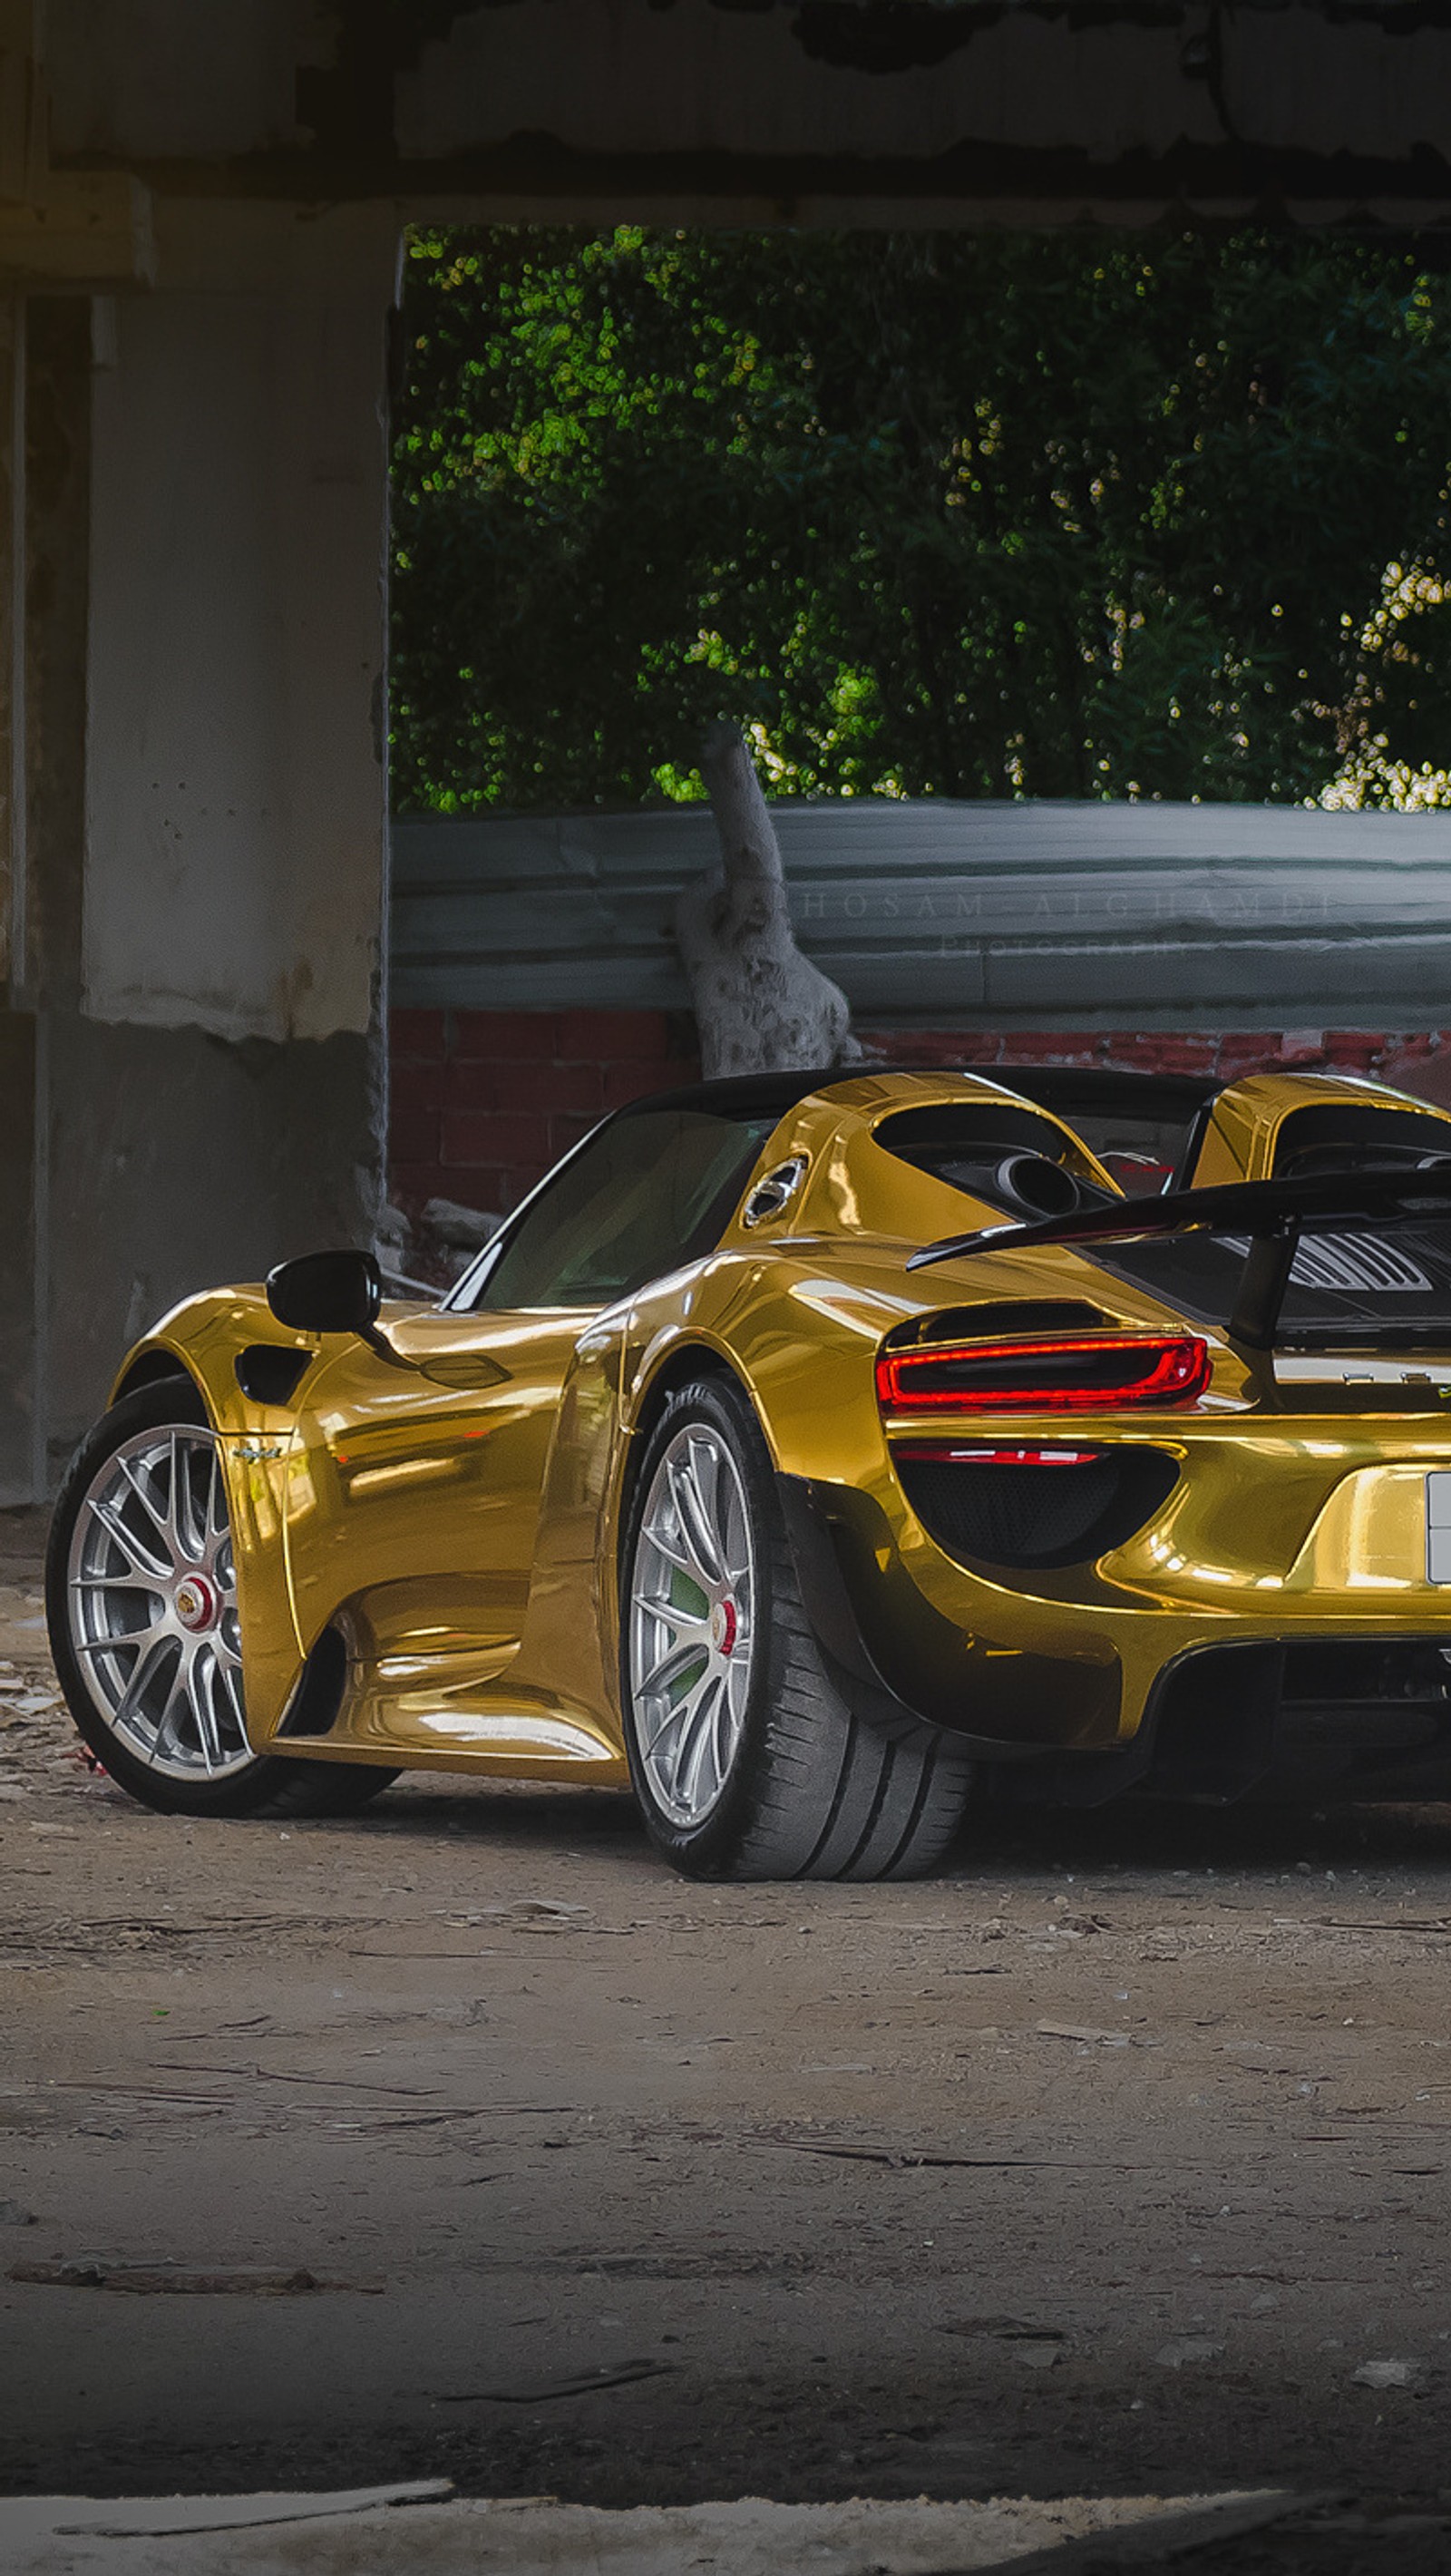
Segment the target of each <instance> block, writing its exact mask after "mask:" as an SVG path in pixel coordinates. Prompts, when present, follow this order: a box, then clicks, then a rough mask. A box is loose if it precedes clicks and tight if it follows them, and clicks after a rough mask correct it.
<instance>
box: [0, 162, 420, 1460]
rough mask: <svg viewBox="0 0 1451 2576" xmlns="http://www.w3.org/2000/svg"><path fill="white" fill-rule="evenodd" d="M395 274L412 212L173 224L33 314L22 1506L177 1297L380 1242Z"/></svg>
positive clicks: (8, 1304)
mask: <svg viewBox="0 0 1451 2576" xmlns="http://www.w3.org/2000/svg"><path fill="white" fill-rule="evenodd" d="M395 270H396V224H395V222H394V220H393V217H392V215H391V212H390V210H389V209H387V208H386V207H371V208H361V209H344V210H342V211H340V212H339V213H337V214H326V213H324V214H320V215H314V214H311V213H308V214H300V213H298V212H297V211H296V210H294V209H292V208H287V207H277V206H266V205H262V206H255V207H253V206H247V205H241V206H238V205H235V204H233V205H227V206H218V207H213V206H209V205H197V204H194V203H187V204H176V203H173V204H171V205H170V206H168V207H166V208H164V209H163V210H162V214H161V220H160V222H159V225H158V268H157V284H156V287H155V290H154V291H153V292H151V293H141V294H136V295H131V296H126V297H119V298H117V299H115V301H114V302H109V301H107V302H100V303H96V304H92V303H91V302H90V301H89V299H84V298H77V299H75V300H73V301H72V302H71V303H69V304H68V305H67V304H62V303H61V302H60V300H59V299H57V300H56V301H55V302H54V303H53V304H52V305H50V306H48V307H41V306H39V305H37V306H36V307H35V308H34V313H35V314H39V315H41V316H42V327H41V328H40V330H39V335H38V336H37V324H36V321H35V319H34V316H33V319H32V333H31V370H30V379H31V380H30V395H29V404H30V448H31V456H32V472H31V491H30V498H29V511H28V527H29V554H30V563H29V585H28V587H29V602H30V604H29V629H30V654H29V664H30V671H31V691H30V695H31V703H30V707H29V711H28V720H27V721H28V736H29V739H30V742H31V746H32V751H31V761H30V781H29V785H30V795H29V808H28V835H27V838H28V850H27V853H26V861H27V863H26V866H25V869H24V872H23V873H24V882H23V886H13V887H12V893H11V900H10V915H11V919H12V921H15V920H16V919H17V918H18V917H19V914H20V912H21V911H22V910H23V911H26V912H28V915H29V921H28V929H27V930H26V932H25V938H26V943H27V948H28V959H29V963H28V969H27V971H26V974H25V976H22V975H19V974H17V973H16V972H15V961H13V960H12V977H11V985H10V998H11V1003H12V1008H11V1010H10V1011H9V1012H8V1013H6V1014H4V1015H3V1017H0V1082H3V1083H4V1086H5V1098H6V1102H7V1123H8V1125H9V1128H10V1140H11V1142H10V1148H9V1150H8V1152H7V1150H6V1148H5V1147H4V1146H3V1145H0V1226H3V1227H4V1230H5V1240H6V1241H7V1243H8V1244H9V1245H11V1246H14V1247H15V1249H16V1252H17V1254H20V1253H21V1247H22V1245H23V1255H22V1257H21V1258H20V1259H17V1260H16V1261H15V1262H14V1263H13V1269H14V1271H15V1272H16V1273H18V1272H19V1270H20V1269H21V1267H22V1266H23V1268H24V1269H25V1271H26V1273H27V1274H28V1277H27V1287H28V1297H27V1296H22V1295H21V1294H20V1293H19V1290H18V1286H17V1287H15V1288H14V1289H13V1293H7V1291H5V1290H0V1500H5V1499H9V1500H15V1499H22V1498H25V1497H27V1496H29V1495H32V1494H36V1495H38V1493H39V1492H40V1491H41V1490H42V1489H43V1487H44V1484H45V1482H46V1481H47V1480H49V1481H51V1482H53V1481H54V1477H55V1474H56V1473H57V1471H58V1466H59V1463H60V1462H61V1460H62V1459H63V1458H64V1456H65V1454H66V1453H67V1451H68V1450H69V1448H70V1446H71V1445H72V1444H73V1442H74V1440H75V1439H76V1437H77V1436H78V1435H79V1433H80V1432H81V1430H82V1429H83V1428H84V1426H85V1424H86V1423H87V1421H88V1420H89V1419H90V1418H91V1417H92V1415H93V1414H94V1413H95V1412H96V1411H97V1409H98V1408H99V1406H100V1405H101V1404H102V1402H103V1401H104V1397H105V1390H106V1386H107V1382H108V1380H109V1378H110V1375H111V1373H112V1371H113V1369H114V1367H115V1365H116V1362H117V1360H118V1358H119V1356H120V1353H121V1351H122V1349H123V1347H124V1345H125V1343H126V1341H127V1340H128V1339H129V1338H131V1337H132V1336H133V1335H135V1334H136V1333H137V1332H139V1331H140V1330H141V1329H143V1327H144V1326H145V1325H146V1324H147V1323H148V1322H149V1321H150V1320H151V1319H152V1318H153V1317H154V1316H155V1315H157V1314H158V1313H160V1312H161V1311H162V1310H164V1308H165V1307H167V1306H168V1305H170V1304H171V1303H173V1302H174V1301H175V1299H176V1298H178V1297H180V1296H183V1295H185V1294H186V1293H187V1292H188V1291H189V1290H191V1289H194V1288H197V1287H200V1286H203V1285H206V1284H208V1283H210V1282H215V1281H218V1280H225V1279H229V1278H248V1277H252V1278H255V1277H256V1276H258V1275H259V1273H260V1272H261V1271H263V1270H264V1269H265V1268H266V1267H267V1266H268V1265H269V1264H270V1263H271V1262H273V1261H275V1260H278V1259H281V1258H283V1257H284V1256H285V1255H287V1254H289V1253H291V1252H295V1251H299V1250H301V1249H303V1248H305V1247H307V1246H309V1245H318V1244H323V1243H327V1242H345V1241H350V1240H351V1241H358V1240H366V1238H367V1236H368V1234H369V1232H370V1231H371V1225H372V1219H373V1212H374V1207H375V1204H376V1199H377V1194H378V1190H379V1187H380V1170H381V1151H380V1140H381V1129H382V1084H383V1077H382V1049H381V1042H380V1035H379V980H380V972H381V962H382V937H383V919H384V888H385V867H386V832H385V827H386V769H385V756H384V735H383V669H384V635H385V625H384V616H385V535H386V489H387V486H386V450H385V423H384V396H385V347H386V329H387V315H388V310H389V306H390V304H391V301H392V296H393V291H394V283H395ZM47 315H48V316H49V318H48V319H45V318H44V317H45V316H47ZM38 347H39V348H40V350H41V357H40V361H39V363H38V360H37V349H38ZM4 418H5V378H4V370H3V364H0V441H3V424H4ZM42 459H43V460H44V461H43V464H42ZM0 487H3V472H0ZM3 507H4V493H3V488H0V509H3ZM3 618H4V592H3V586H0V628H3ZM3 666H4V650H3V641H0V700H3V695H4V680H3ZM0 732H3V721H0ZM12 874H13V871H12ZM27 1084H28V1086H29V1095H28V1096H29V1098H30V1100H31V1101H32V1103H33V1111H32V1115H31V1121H30V1131H29V1132H30V1147H29V1153H28V1157H27V1156H26V1155H25V1154H23V1153H22V1152H21V1151H20V1150H19V1148H18V1142H17V1140H18V1134H19V1129H20V1127H21V1125H22V1123H23V1117H24V1112H25V1106H26V1097H27ZM12 1104H13V1115H11V1114H10V1111H11V1107H12ZM27 1162H28V1168H25V1167H26V1165H27ZM10 1197H13V1198H14V1199H15V1201H16V1205H15V1207H14V1209H12V1208H11V1207H10V1205H9V1198H10ZM27 1219H28V1224H27V1222H26V1220H27ZM12 1225H13V1226H14V1227H15V1228H16V1231H12Z"/></svg>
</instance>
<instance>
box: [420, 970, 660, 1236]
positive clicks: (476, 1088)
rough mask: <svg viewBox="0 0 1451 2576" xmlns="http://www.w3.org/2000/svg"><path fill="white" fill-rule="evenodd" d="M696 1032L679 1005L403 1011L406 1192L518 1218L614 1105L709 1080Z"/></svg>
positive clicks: (425, 1199)
mask: <svg viewBox="0 0 1451 2576" xmlns="http://www.w3.org/2000/svg"><path fill="white" fill-rule="evenodd" d="M694 1035H695V1033H694V1029H693V1027H692V1024H691V1022H690V1020H689V1018H688V1017H687V1016H686V1015H685V1014H684V1013H676V1012H667V1011H395V1012H394V1013H393V1015H392V1019H391V1021H390V1024H389V1052H390V1059H391V1091H392V1114H391V1122H390V1133H389V1175H390V1186H391V1190H392V1194H393V1196H394V1198H395V1199H396V1200H397V1201H398V1203H399V1205H400V1206H402V1207H404V1208H406V1209H407V1210H408V1211H409V1213H410V1214H416V1212H417V1211H418V1209H419V1208H421V1207H422V1206H423V1205H424V1203H425V1201H427V1200H428V1199H432V1198H441V1199H455V1200H458V1201H459V1202H460V1203H461V1204H462V1205H463V1206H465V1207H475V1208H480V1209H484V1210H486V1211H489V1212H491V1213H496V1214H507V1213H508V1210H509V1209H510V1208H511V1207H515V1206H517V1204H518V1202H519V1200H520V1199H521V1198H522V1197H523V1195H524V1193H525V1191H526V1190H528V1189H531V1188H532V1187H533V1185H534V1183H535V1182H536V1181H537V1180H538V1178H539V1176H540V1174H541V1172H546V1171H548V1169H549V1166H550V1164H551V1163H553V1162H555V1161H557V1160H558V1157H559V1156H560V1155H561V1154H562V1153H564V1151H565V1150H566V1148H567V1147H568V1146H570V1145H572V1144H574V1142H575V1140H576V1138H577V1137H580V1136H582V1135H583V1134H584V1133H585V1131H586V1129H587V1128H590V1127H592V1126H593V1125H594V1123H595V1120H596V1119H597V1118H602V1117H603V1116H604V1113H605V1111H606V1110H607V1109H618V1108H619V1107H620V1105H621V1103H622V1102H623V1101H626V1100H638V1099H639V1098H640V1096H641V1094H642V1093H643V1092H647V1091H665V1090H668V1089H669V1088H670V1086H671V1085H672V1084H673V1083H680V1082H695V1081H698V1080H699V1078H700V1066H699V1063H698V1061H697V1060H696V1058H695V1056H694V1055H693V1054H692V1053H691V1052H690V1049H691V1048H692V1047H693V1045H694Z"/></svg>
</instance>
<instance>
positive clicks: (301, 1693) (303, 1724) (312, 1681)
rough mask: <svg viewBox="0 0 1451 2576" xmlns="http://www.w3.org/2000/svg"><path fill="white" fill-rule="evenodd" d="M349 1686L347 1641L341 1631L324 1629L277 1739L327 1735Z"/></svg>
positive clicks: (293, 1696) (305, 1668)
mask: <svg viewBox="0 0 1451 2576" xmlns="http://www.w3.org/2000/svg"><path fill="white" fill-rule="evenodd" d="M347 1683H348V1649H347V1641H346V1639H345V1638H344V1636H343V1633H342V1630H341V1629H340V1628H324V1630H323V1632H322V1635H321V1636H320V1637H319V1639H318V1641H317V1644H316V1645H315V1646H314V1647H313V1650H312V1653H311V1654H310V1655H309V1656H308V1659H307V1661H306V1663H305V1664H304V1665H303V1668H302V1679H301V1681H300V1682H299V1683H298V1685H297V1688H296V1690H295V1691H294V1692H293V1694H292V1698H291V1700H290V1701H289V1703H288V1708H287V1714H286V1716H285V1717H284V1718H283V1721H282V1724H281V1725H280V1727H279V1728H278V1730H277V1732H278V1734H279V1735H326V1734H327V1733H328V1731H329V1729H330V1728H331V1727H333V1726H335V1725H336V1724H337V1720H338V1714H339V1711H340V1710H341V1708H342V1704H343V1693H344V1692H345V1690H346V1689H347Z"/></svg>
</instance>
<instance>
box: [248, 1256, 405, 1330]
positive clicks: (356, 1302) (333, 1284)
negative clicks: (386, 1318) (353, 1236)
mask: <svg viewBox="0 0 1451 2576" xmlns="http://www.w3.org/2000/svg"><path fill="white" fill-rule="evenodd" d="M382 1302H383V1277H382V1273H381V1271H380V1270H379V1268H378V1265H377V1262H376V1261H375V1260H374V1259H373V1256H372V1254H371V1252H304V1253H303V1254H302V1256H301V1258H300V1259H299V1260H297V1261H280V1262H279V1263H278V1265H277V1268H276V1269H275V1270H269V1271H268V1273H267V1303H268V1305H269V1306H270V1307H271V1309H272V1312H273V1314H274V1315H275V1316H276V1318H277V1321H278V1322H279V1324H287V1325H289V1326H290V1327H291V1329H292V1331H293V1332H294V1333H357V1334H360V1335H361V1337H362V1339H363V1340H364V1341H366V1340H368V1338H369V1336H370V1335H371V1333H372V1330H373V1327H374V1325H375V1324H376V1322H377V1320H378V1309H379V1307H380V1305H381V1304H382Z"/></svg>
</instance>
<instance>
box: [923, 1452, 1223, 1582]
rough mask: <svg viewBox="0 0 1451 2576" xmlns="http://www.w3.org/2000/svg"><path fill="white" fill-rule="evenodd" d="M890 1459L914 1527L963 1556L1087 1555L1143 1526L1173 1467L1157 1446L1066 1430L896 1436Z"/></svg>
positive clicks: (986, 1559)
mask: <svg viewBox="0 0 1451 2576" xmlns="http://www.w3.org/2000/svg"><path fill="white" fill-rule="evenodd" d="M892 1460H893V1464H894V1465H895V1467H896V1470H897V1473H898V1475H899V1476H900V1478H901V1480H902V1490H903V1492H904V1493H905V1494H906V1497H907V1500H908V1502H909V1503H910V1504H911V1506H912V1509H913V1511H914V1512H915V1513H916V1515H917V1518H918V1519H919V1521H920V1522H921V1523H922V1526H923V1528H924V1529H925V1530H926V1531H927V1532H928V1534H929V1536H931V1537H932V1538H934V1539H935V1540H936V1541H937V1544H938V1546H939V1547H940V1548H942V1549H943V1550H944V1552H945V1553H946V1554H947V1555H948V1556H951V1557H956V1558H957V1559H958V1561H959V1563H962V1564H968V1565H971V1564H978V1565H1003V1566H1042V1567H1047V1566H1054V1565H1083V1564H1087V1563H1088V1562H1090V1561H1091V1559H1092V1558H1094V1557H1096V1556H1102V1555H1103V1554H1104V1552H1105V1550H1106V1549H1108V1548H1111V1547H1121V1546H1122V1544H1123V1542H1124V1540H1125V1539H1127V1538H1131V1537H1132V1536H1133V1534H1134V1531H1135V1530H1137V1529H1142V1527H1143V1525H1144V1523H1145V1521H1147V1520H1151V1519H1152V1517H1153V1515H1154V1513H1155V1512H1156V1511H1157V1510H1158V1509H1159V1506H1160V1504H1161V1503H1163V1502H1165V1501H1167V1499H1168V1496H1169V1495H1170V1493H1171V1492H1172V1491H1173V1488H1174V1486H1175V1484H1176V1483H1177V1481H1178V1475H1179V1469H1178V1464H1177V1462H1176V1460H1174V1459H1173V1458H1170V1457H1167V1456H1166V1455H1165V1453H1164V1451H1163V1450H1162V1449H1090V1448H1085V1447H1081V1446H1080V1445H1079V1444H1078V1443H1077V1442H1075V1441H1067V1440H1066V1441H1064V1442H1062V1443H1061V1444H1057V1443H1055V1444H1053V1445H1052V1446H1048V1445H1046V1444H1039V1445H1036V1446H1033V1447H1024V1448H1021V1449H1016V1448H1013V1447H1011V1446H1010V1445H1008V1444H1006V1443H1003V1442H999V1441H980V1442H979V1441H973V1440H972V1439H971V1438H967V1439H962V1440H955V1441H952V1440H902V1441H894V1442H893V1443H892Z"/></svg>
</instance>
